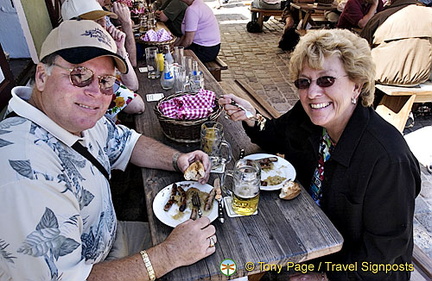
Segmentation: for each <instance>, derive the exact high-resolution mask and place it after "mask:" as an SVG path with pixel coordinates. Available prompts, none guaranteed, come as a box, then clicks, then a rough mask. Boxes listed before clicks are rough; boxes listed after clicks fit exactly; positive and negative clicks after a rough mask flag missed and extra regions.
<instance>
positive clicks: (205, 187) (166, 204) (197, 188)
mask: <svg viewBox="0 0 432 281" xmlns="http://www.w3.org/2000/svg"><path fill="white" fill-rule="evenodd" d="M194 194H197V195H198V197H199V199H200V200H199V202H200V205H201V207H200V208H199V209H200V210H201V212H202V215H203V216H207V217H209V219H210V221H211V222H212V221H214V220H215V219H216V218H217V217H218V204H217V201H216V200H214V197H215V190H214V189H213V186H211V185H209V184H200V183H199V182H196V181H181V182H176V183H173V184H170V185H168V186H166V187H164V188H163V189H162V190H161V191H159V192H158V194H156V197H155V198H154V200H153V212H154V214H155V215H156V217H157V218H158V219H159V220H160V221H161V222H163V223H164V224H166V225H168V226H171V227H176V226H177V225H178V224H180V223H182V222H184V221H186V220H188V219H190V218H192V219H196V218H197V217H198V212H197V209H196V208H195V211H193V209H194V207H193V205H192V197H193V196H196V195H194Z"/></svg>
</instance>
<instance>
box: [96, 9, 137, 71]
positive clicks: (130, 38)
mask: <svg viewBox="0 0 432 281" xmlns="http://www.w3.org/2000/svg"><path fill="white" fill-rule="evenodd" d="M97 1H98V3H99V4H100V5H101V6H102V9H107V10H108V11H111V12H113V13H114V14H116V15H117V19H114V23H116V24H115V26H116V27H117V28H119V29H121V31H123V32H124V33H125V34H126V40H125V48H126V50H127V52H128V54H129V60H130V62H131V64H132V66H133V67H136V66H137V50H136V42H135V36H134V33H133V24H134V23H133V21H132V19H131V12H130V10H129V7H128V6H127V5H125V4H123V3H121V2H118V1H115V2H112V1H111V0H97ZM105 19H106V21H107V24H108V25H110V21H111V20H110V17H105Z"/></svg>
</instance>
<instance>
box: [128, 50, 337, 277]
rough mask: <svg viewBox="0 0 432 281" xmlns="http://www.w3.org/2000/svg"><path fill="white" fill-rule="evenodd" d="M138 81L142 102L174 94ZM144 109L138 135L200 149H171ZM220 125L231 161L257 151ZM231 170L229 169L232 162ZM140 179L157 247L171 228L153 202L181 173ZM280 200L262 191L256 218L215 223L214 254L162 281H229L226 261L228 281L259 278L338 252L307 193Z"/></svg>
mask: <svg viewBox="0 0 432 281" xmlns="http://www.w3.org/2000/svg"><path fill="white" fill-rule="evenodd" d="M185 55H186V56H192V57H194V58H195V59H197V58H196V56H195V55H194V53H193V52H191V51H188V50H185ZM199 67H200V69H201V70H202V71H203V72H204V78H205V88H206V89H207V90H212V91H214V92H215V93H216V95H217V96H219V95H221V94H223V93H224V92H223V90H222V88H221V87H220V85H219V84H218V83H217V81H216V80H215V79H214V77H213V76H212V75H211V74H210V72H208V70H207V69H206V68H205V67H204V65H203V64H202V63H199ZM138 78H139V80H140V90H139V91H138V92H139V94H140V95H141V96H142V97H143V99H144V100H146V99H145V95H146V94H147V93H155V92H164V93H165V95H169V94H173V92H172V90H169V91H164V90H162V88H161V87H160V84H159V80H149V79H148V78H147V74H146V73H138ZM146 106H147V108H146V110H145V112H144V113H143V114H142V115H138V116H136V118H135V121H136V129H137V131H139V132H140V133H143V134H144V135H147V136H151V137H153V138H155V139H158V140H160V141H162V142H163V143H166V144H168V145H170V146H173V147H175V148H177V149H179V150H181V151H184V152H187V151H192V150H194V149H197V148H198V147H199V145H198V144H193V143H192V144H181V143H175V142H173V141H171V140H169V139H168V138H166V137H165V136H164V135H163V133H162V129H161V126H160V125H159V122H158V119H157V117H156V115H155V113H154V111H153V108H154V106H155V102H150V103H149V102H146ZM218 121H219V122H221V123H222V124H223V125H224V131H225V139H226V140H227V141H228V142H229V143H230V144H231V146H232V148H233V154H234V157H235V158H236V159H235V160H237V159H238V155H239V152H240V149H242V148H244V149H245V152H246V155H248V154H251V153H255V152H258V151H259V148H258V147H257V146H256V145H253V144H252V143H251V142H250V140H249V138H248V137H247V136H246V135H245V133H244V130H243V128H242V126H241V124H240V123H239V122H232V121H230V120H227V119H225V118H223V117H222V116H221V117H219V119H218ZM230 164H231V165H232V164H233V161H232V162H231V163H230ZM218 175H219V174H212V175H211V180H210V181H209V184H212V183H213V180H214V178H215V177H216V176H218ZM142 177H143V184H144V193H145V200H146V206H147V214H148V221H149V224H150V231H151V240H152V243H153V244H154V245H156V244H158V243H161V242H162V241H164V240H165V238H166V237H167V236H168V235H169V233H170V232H171V231H172V228H171V227H169V226H167V225H165V224H164V223H162V222H161V221H159V220H158V218H157V217H156V216H155V214H154V211H153V208H152V206H153V200H154V198H155V196H156V195H157V194H158V192H159V191H160V190H161V189H163V188H164V187H166V186H168V185H170V184H172V183H174V182H179V181H183V180H184V179H183V175H182V174H180V173H176V172H168V171H161V170H155V169H147V168H143V169H142ZM278 195H279V191H262V192H261V194H260V202H259V211H258V214H257V215H253V216H247V217H236V218H230V217H228V216H227V215H225V223H223V224H222V223H220V222H219V221H218V220H217V219H216V220H215V221H214V222H213V225H214V226H215V227H216V235H217V237H218V238H217V239H218V242H217V244H216V252H215V253H214V254H213V255H211V256H209V257H207V258H205V259H203V260H201V261H199V262H197V263H195V264H193V265H190V266H185V267H182V268H178V269H175V270H174V271H172V272H170V273H168V274H167V275H166V276H164V277H163V278H162V279H164V280H196V279H212V280H215V279H217V280H226V279H228V277H226V276H225V275H223V274H222V272H221V270H220V266H221V262H222V261H223V260H225V259H227V258H229V259H232V260H233V261H235V262H236V264H237V271H236V272H235V274H234V275H232V276H230V277H229V279H232V278H235V277H241V276H246V275H253V274H258V273H260V272H263V271H264V267H263V265H264V264H266V265H269V266H276V265H282V266H285V265H286V264H287V262H294V263H298V262H303V261H306V260H310V259H314V258H317V257H320V256H324V255H327V254H331V253H334V252H337V251H339V250H340V249H341V247H342V243H343V238H342V237H341V235H340V233H339V232H338V231H337V230H336V229H335V227H334V226H333V224H332V223H331V222H330V220H329V219H328V218H327V216H326V215H325V214H324V213H323V212H322V210H321V209H320V208H319V207H318V206H317V205H316V204H315V203H314V202H313V200H312V199H311V197H310V196H309V195H308V194H307V192H306V191H305V190H302V192H301V194H300V195H299V196H298V197H297V198H295V199H294V200H291V201H283V200H281V199H279V197H278ZM161 207H162V206H161ZM247 263H250V264H248V265H247ZM260 263H261V264H260ZM251 265H253V266H251ZM248 266H249V267H248Z"/></svg>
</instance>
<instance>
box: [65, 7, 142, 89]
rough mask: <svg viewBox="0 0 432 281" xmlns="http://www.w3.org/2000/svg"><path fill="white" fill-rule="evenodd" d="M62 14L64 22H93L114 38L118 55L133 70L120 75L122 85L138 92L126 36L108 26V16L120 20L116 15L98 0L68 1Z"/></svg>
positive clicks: (110, 25)
mask: <svg viewBox="0 0 432 281" xmlns="http://www.w3.org/2000/svg"><path fill="white" fill-rule="evenodd" d="M120 5H123V4H120ZM126 8H127V7H126ZM61 14H62V18H63V20H70V19H84V20H93V21H96V22H97V23H99V24H100V25H102V26H103V27H104V28H105V29H106V30H107V31H108V32H109V33H110V34H111V36H112V37H113V38H114V40H115V42H116V44H117V52H118V54H119V55H120V56H122V57H123V58H124V59H125V61H126V62H127V64H128V69H130V70H131V71H128V72H127V73H122V74H121V75H120V76H121V81H122V83H123V84H124V85H125V86H126V87H128V88H129V89H130V90H132V91H136V90H138V87H139V82H138V77H137V75H136V73H135V71H132V70H133V65H132V63H131V61H130V59H129V57H130V55H129V53H128V51H127V50H126V47H125V42H126V34H125V33H124V32H122V31H121V30H119V29H117V28H116V27H115V26H113V25H112V24H107V21H106V16H109V17H111V18H118V16H117V15H116V14H114V13H112V12H108V11H105V10H103V9H102V7H101V5H100V4H99V3H98V2H97V1H96V0H66V1H64V2H63V4H62V6H61ZM129 20H130V19H129ZM134 46H135V45H134ZM132 52H135V53H136V48H134V50H132Z"/></svg>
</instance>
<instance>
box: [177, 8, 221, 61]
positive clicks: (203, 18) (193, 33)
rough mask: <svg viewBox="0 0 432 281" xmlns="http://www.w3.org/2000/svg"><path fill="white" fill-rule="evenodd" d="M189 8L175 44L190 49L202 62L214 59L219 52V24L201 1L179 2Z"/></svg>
mask: <svg viewBox="0 0 432 281" xmlns="http://www.w3.org/2000/svg"><path fill="white" fill-rule="evenodd" d="M181 1H183V2H185V3H186V4H187V5H188V6H189V7H188V8H187V9H186V13H185V16H184V19H183V23H182V32H183V36H182V37H181V38H180V40H179V41H177V42H176V43H175V45H177V46H184V47H185V48H186V49H191V50H192V51H193V52H194V53H195V54H196V55H197V57H198V58H199V59H200V60H201V61H202V62H209V61H213V60H215V59H216V57H217V56H218V54H219V50H220V43H221V37H220V30H219V24H218V21H217V19H216V16H215V15H214V14H213V11H212V10H211V9H210V7H209V6H207V4H206V3H204V1H203V0H181Z"/></svg>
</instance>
